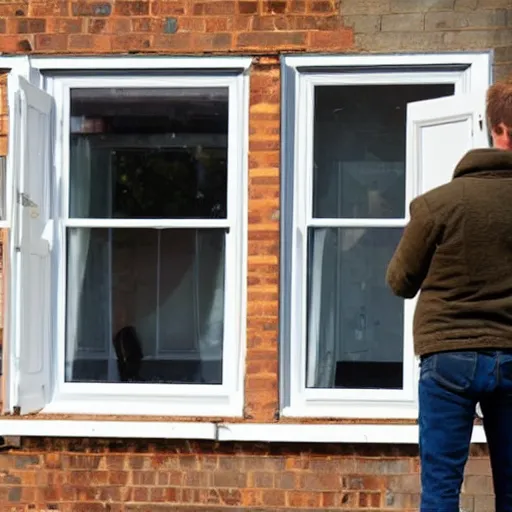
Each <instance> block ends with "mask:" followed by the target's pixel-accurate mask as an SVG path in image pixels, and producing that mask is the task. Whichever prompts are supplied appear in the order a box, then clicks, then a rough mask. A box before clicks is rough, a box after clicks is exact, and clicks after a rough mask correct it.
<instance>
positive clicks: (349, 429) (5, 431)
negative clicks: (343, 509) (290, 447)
mask: <svg viewBox="0 0 512 512" xmlns="http://www.w3.org/2000/svg"><path fill="white" fill-rule="evenodd" d="M0 436H4V437H6V436H34V437H82V438H118V439H123V438H129V439H134V438H137V439H202V440H212V441H220V442H222V441H225V442H230V441H231V442H232V441H248V442H267V443H356V444H357V443H362V444H366V443H374V444H417V443H418V426H417V425H371V424H354V425H337V424H329V425H301V424H289V423H281V424H269V423H260V424H256V423H220V424H216V423H212V422H204V423H201V422H162V421H122V420H120V421H101V420H98V421H81V420H38V419H31V418H27V419H18V418H9V419H7V418H6V419H2V420H0ZM471 442H472V443H476V444H482V443H486V438H485V433H484V430H483V427H482V426H481V425H477V426H475V427H474V429H473V437H472V439H471Z"/></svg>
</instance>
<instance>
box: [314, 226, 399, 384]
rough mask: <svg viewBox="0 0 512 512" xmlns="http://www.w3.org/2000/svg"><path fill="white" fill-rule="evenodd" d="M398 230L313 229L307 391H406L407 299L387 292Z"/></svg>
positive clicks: (397, 239)
mask: <svg viewBox="0 0 512 512" xmlns="http://www.w3.org/2000/svg"><path fill="white" fill-rule="evenodd" d="M401 232H402V229H401V228H311V229H310V230H309V235H308V239H309V261H308V274H309V275H308V313H307V318H308V322H307V325H308V327H307V375H306V386H307V387H309V388H376V389H379V388H384V389H385V388H388V389H397V388H402V361H403V336H404V321H403V320H404V319H403V315H404V311H403V304H404V303H403V300H401V299H398V298H396V297H394V296H393V295H392V293H391V292H390V291H389V289H388V288H387V286H386V282H385V274H386V267H387V264H388V262H389V260H390V259H391V256H392V254H393V252H394V250H395V247H396V245H397V243H398V241H399V239H400V236H401Z"/></svg>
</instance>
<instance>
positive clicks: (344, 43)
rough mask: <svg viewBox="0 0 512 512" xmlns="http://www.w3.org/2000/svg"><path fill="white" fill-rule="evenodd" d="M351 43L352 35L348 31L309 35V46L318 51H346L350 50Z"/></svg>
mask: <svg viewBox="0 0 512 512" xmlns="http://www.w3.org/2000/svg"><path fill="white" fill-rule="evenodd" d="M353 43H354V33H353V32H352V30H349V29H347V30H337V31H332V32H319V31H318V32H310V33H309V45H310V46H312V47H314V48H318V49H330V50H332V49H337V50H341V51H348V50H349V49H351V48H352V45H353Z"/></svg>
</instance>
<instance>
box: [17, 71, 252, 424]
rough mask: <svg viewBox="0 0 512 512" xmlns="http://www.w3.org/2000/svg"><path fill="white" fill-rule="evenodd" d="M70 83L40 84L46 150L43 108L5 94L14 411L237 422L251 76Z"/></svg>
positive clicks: (31, 98)
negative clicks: (16, 184)
mask: <svg viewBox="0 0 512 512" xmlns="http://www.w3.org/2000/svg"><path fill="white" fill-rule="evenodd" d="M70 73H71V74H72V72H71V71H70V72H69V73H66V75H65V76H63V75H62V74H55V75H53V74H52V73H51V72H48V73H47V74H46V75H45V76H44V77H43V78H44V79H43V82H44V83H45V88H46V89H47V90H48V91H51V93H52V96H53V97H55V98H59V101H58V102H55V124H54V126H55V127H56V130H55V134H54V135H52V132H51V130H50V126H51V125H53V118H50V111H51V109H50V105H51V104H52V103H53V100H52V96H50V95H48V94H47V93H46V92H43V91H40V90H38V89H36V88H35V87H34V86H31V85H30V84H28V83H26V82H25V81H23V80H21V79H20V80H18V81H16V80H13V81H12V84H13V87H16V86H17V84H18V89H19V91H20V92H19V99H17V100H16V101H19V102H20V105H21V108H20V109H19V115H20V116H21V117H20V119H21V122H20V123H19V135H18V137H19V140H20V141H21V142H18V143H17V150H19V155H18V152H16V153H15V154H14V155H13V158H17V159H19V161H20V164H19V165H18V167H19V169H21V170H22V171H20V178H19V179H20V194H19V198H20V202H19V204H18V205H17V212H19V213H18V217H16V216H15V218H14V223H13V230H12V233H13V235H12V237H13V240H14V243H13V254H12V258H13V274H12V280H11V281H12V286H11V289H12V291H13V295H12V296H13V297H14V299H15V302H14V304H15V308H14V310H13V318H14V323H13V329H14V332H15V340H16V343H15V344H14V349H15V350H16V351H17V352H16V358H15V359H14V364H13V365H12V368H11V369H10V370H11V371H10V372H9V388H10V390H11V393H10V400H9V404H10V410H14V409H18V408H19V409H20V410H21V413H25V412H27V413H28V412H34V411H36V410H40V409H43V411H44V412H47V413H75V414H81V413H84V414H129V415H173V416H189V415H193V416H198V415H201V416H219V415H224V416H236V415H239V414H241V411H242V385H241V383H242V378H241V372H240V368H241V363H242V354H243V346H242V340H243V339H244V335H243V329H244V326H245V322H244V321H243V315H244V300H243V292H242V290H243V286H244V279H243V276H244V275H245V272H244V264H243V261H244V258H245V256H244V254H245V252H244V244H243V240H244V233H245V229H246V228H245V222H244V215H246V203H245V193H244V187H245V183H246V178H245V172H246V162H245V159H246V154H245V147H246V137H247V131H246V122H245V116H246V106H247V94H246V77H245V74H244V73H243V71H242V70H238V71H235V70H232V71H231V72H229V73H226V72H225V70H224V71H221V72H215V71H195V72H188V73H185V74H183V73H182V74H180V73H179V72H168V73H167V74H166V73H162V72H160V73H159V74H155V75H150V74H148V72H147V70H145V71H144V72H140V71H139V72H136V73H134V74H133V75H130V74H129V73H126V72H125V73H123V74H120V73H116V74H112V75H108V74H106V73H103V74H100V75H99V76H94V74H92V75H91V74H90V73H83V72H82V73H80V74H79V75H78V76H75V77H73V76H70ZM92 73H94V72H92ZM43 100H44V101H43ZM26 104H28V107H27V105H26ZM31 109H32V110H31ZM13 110H14V111H15V112H16V106H15V105H14V106H13ZM27 112H28V113H27ZM33 112H34V113H33ZM36 113H37V115H36ZM30 116H32V117H30ZM38 116H39V117H38ZM44 116H46V117H44ZM43 122H46V123H47V125H44V126H43ZM52 137H53V138H52ZM50 142H51V148H52V149H53V150H54V153H55V165H54V167H52V169H51V175H50V174H49V170H50V161H49V158H50V151H49V148H50ZM43 149H44V151H43ZM50 183H51V192H52V201H49V192H50ZM43 199H44V201H43ZM43 207H44V210H43ZM50 211H51V212H52V215H51V218H50V214H49V213H50ZM244 212H245V213H244ZM50 219H51V221H52V222H47V221H48V220H50ZM27 226H29V228H27ZM27 230H28V231H27ZM27 232H28V234H30V237H31V238H30V239H28V238H26V236H27V235H26V233H27ZM18 238H19V239H20V241H19V242H17V241H16V240H18ZM45 240H48V241H45ZM34 255H37V257H38V259H35V256H34ZM43 263H44V265H45V266H44V269H43V267H42V266H43ZM37 265H38V266H37ZM36 276H37V278H36ZM14 311H15V312H16V313H14ZM34 319H35V321H34ZM50 327H51V329H50ZM49 354H51V356H52V361H51V365H50V360H49ZM24 358H26V361H25V359H24Z"/></svg>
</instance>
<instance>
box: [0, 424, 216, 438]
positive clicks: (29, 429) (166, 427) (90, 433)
mask: <svg viewBox="0 0 512 512" xmlns="http://www.w3.org/2000/svg"><path fill="white" fill-rule="evenodd" d="M216 430H217V428H216V425H215V424H214V423H199V422H195V423H192V422H187V423H185V422H183V423H180V422H163V421H160V422H157V421H148V422H145V421H78V420H17V419H5V420H0V435H1V436H4V437H5V436H37V437H46V436H49V437H84V438H91V437H105V438H137V439H215V437H216Z"/></svg>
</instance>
